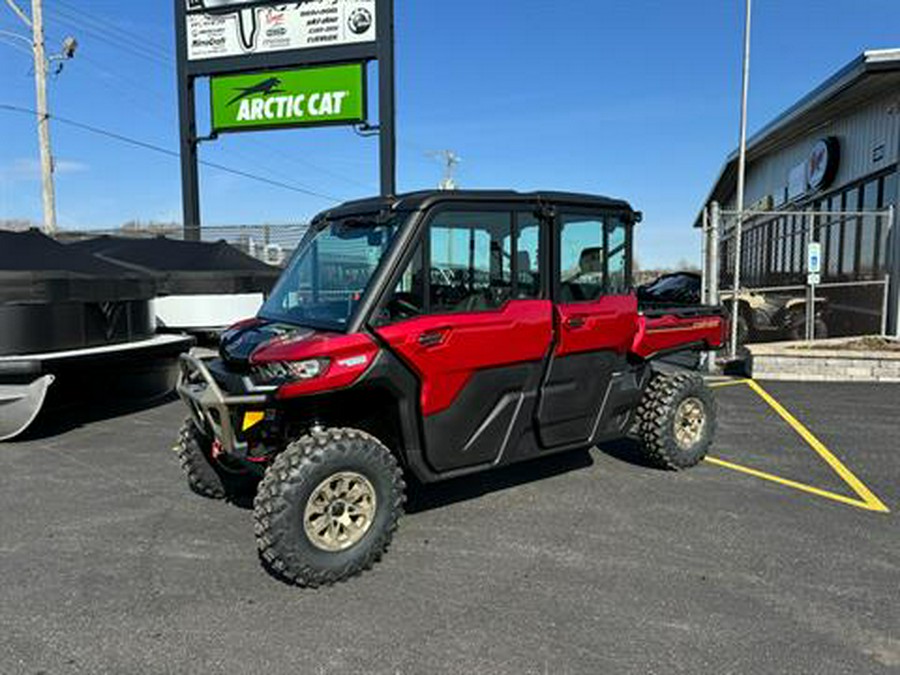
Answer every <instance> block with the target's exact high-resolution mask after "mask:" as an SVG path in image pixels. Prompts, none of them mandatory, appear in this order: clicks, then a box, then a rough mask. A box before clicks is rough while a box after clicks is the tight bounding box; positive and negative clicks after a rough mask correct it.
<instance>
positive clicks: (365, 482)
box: [303, 471, 378, 551]
mask: <svg viewBox="0 0 900 675" xmlns="http://www.w3.org/2000/svg"><path fill="white" fill-rule="evenodd" d="M377 508H378V500H377V497H376V494H375V488H374V487H373V486H372V483H370V482H369V479H368V478H366V477H365V476H363V475H362V474H359V473H355V472H352V471H343V472H341V473H336V474H334V475H333V476H329V477H328V478H326V479H325V480H323V481H322V482H321V483H319V485H318V486H316V488H315V489H314V490H313V492H312V494H311V495H310V497H309V500H308V501H307V502H306V509H305V511H304V514H303V528H304V530H305V531H306V536H307V537H309V541H310V542H311V543H312V544H313V546H315V547H317V548H320V549H322V550H323V551H343V550H345V549H348V548H350V547H351V546H353V545H354V544H356V543H358V542H359V541H360V540H361V539H362V538H363V537H364V536H365V534H366V532H368V531H369V528H370V527H371V526H372V519H373V518H374V516H375V511H376V509H377Z"/></svg>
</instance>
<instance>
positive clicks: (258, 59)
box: [175, 0, 396, 239]
mask: <svg viewBox="0 0 900 675" xmlns="http://www.w3.org/2000/svg"><path fill="white" fill-rule="evenodd" d="M175 23H176V30H175V34H176V42H177V44H176V55H177V61H178V111H179V118H180V126H181V186H182V210H183V217H184V233H185V238H186V239H199V238H200V234H201V232H200V222H201V218H200V188H199V172H198V169H197V164H198V156H197V146H198V143H199V142H200V140H201V137H199V136H198V134H197V118H196V101H195V94H194V86H195V82H196V80H197V78H201V77H203V78H207V77H208V78H214V81H215V80H218V81H219V82H220V84H222V83H223V82H224V83H226V84H233V85H234V87H235V92H234V94H233V96H232V98H234V96H238V95H241V94H242V92H243V91H244V89H246V90H247V92H246V97H248V98H249V100H248V101H247V102H246V103H245V104H244V108H245V109H243V110H242V109H241V108H238V109H236V110H231V109H229V110H228V111H225V108H228V107H229V106H228V102H229V101H230V100H231V99H225V101H224V103H220V104H219V108H218V117H215V116H214V120H219V121H221V120H223V119H224V120H226V121H225V123H224V124H223V125H220V127H221V128H220V130H223V131H224V130H229V131H234V130H238V129H239V128H240V129H241V130H249V128H250V127H254V126H255V127H257V130H259V129H264V128H274V127H279V126H301V125H302V126H321V125H324V124H338V123H342V124H357V123H363V124H367V119H368V111H367V110H366V107H365V105H364V103H365V86H364V85H365V75H364V71H365V68H366V65H367V64H369V63H370V62H372V61H377V62H378V125H377V127H375V128H377V129H378V131H379V136H380V137H379V142H380V152H379V160H380V161H379V163H380V172H381V191H382V194H384V195H391V194H394V193H395V192H396V132H395V128H396V127H395V117H396V111H395V86H394V3H393V0H298V2H294V3H289V4H285V3H279V2H275V1H274V0H175ZM353 65H357V66H359V67H361V68H362V69H363V79H362V83H363V86H362V90H360V89H359V87H358V85H354V84H352V78H351V80H347V79H346V78H344V79H343V80H342V81H341V82H337V81H335V82H334V83H333V85H334V86H331V87H330V88H329V86H327V83H326V84H323V83H322V82H321V81H318V82H317V84H316V87H318V89H315V87H314V88H313V89H309V88H304V87H311V86H313V85H311V84H310V81H311V80H317V75H316V74H313V73H310V74H307V75H300V74H298V71H299V70H300V69H304V68H313V67H317V68H318V70H319V71H320V72H321V71H325V70H327V69H326V68H321V67H322V66H335V67H337V66H353ZM288 70H289V71H290V72H287V71H288ZM338 70H340V69H336V70H334V71H332V72H334V73H337V72H338ZM282 71H285V72H284V77H283V78H282V77H281V76H280V74H281V73H282ZM246 74H253V75H254V76H257V77H258V78H259V81H258V82H256V81H254V82H250V83H249V84H248V83H247V82H243V81H242V82H241V83H240V84H241V86H238V80H242V78H237V77H236V76H243V75H246ZM226 76H227V77H228V78H231V79H229V80H228V81H227V82H226V81H225V77H226ZM304 78H305V80H306V82H305V84H304V83H302V82H300V81H301V80H303V79H304ZM288 80H290V83H291V85H292V87H293V90H292V92H287V91H279V90H280V89H283V88H282V87H281V84H282V82H283V81H284V82H285V83H287V82H288ZM348 81H350V82H351V84H349V85H347V84H346V83H347V82H348ZM339 84H340V85H341V86H340V87H339V86H338V85H339ZM341 92H347V93H346V94H343V93H341ZM288 93H293V97H292V100H291V110H290V111H288V102H287V96H288ZM317 94H318V96H316V95H317ZM301 96H302V97H304V99H303V101H298V97H301ZM307 96H309V97H313V96H316V98H315V99H314V100H313V101H310V100H309V98H306V97H307ZM273 97H274V98H280V99H281V100H273V101H270V99H272V98H273ZM263 99H264V100H263ZM214 100H215V99H214ZM323 101H324V102H323ZM360 101H362V104H363V105H362V107H361V108H358V107H357V108H347V109H345V108H343V105H344V104H345V103H347V104H348V105H358V104H359V103H360ZM260 106H262V108H260ZM345 110H350V112H342V111H345ZM232 112H234V116H233V117H229V115H230V114H231V113H232ZM287 112H292V114H291V115H290V119H285V117H286V113H287ZM223 113H227V114H223ZM301 117H304V119H303V120H302V121H301V120H300V118H301ZM316 117H317V118H319V119H318V120H314V119H312V118H316ZM275 118H278V120H276V119H275ZM251 122H252V123H251ZM268 122H273V123H272V124H268ZM281 122H284V123H281ZM216 134H217V129H216V127H215V126H214V127H213V129H212V134H211V135H210V136H208V137H206V140H211V139H213V138H215V137H216Z"/></svg>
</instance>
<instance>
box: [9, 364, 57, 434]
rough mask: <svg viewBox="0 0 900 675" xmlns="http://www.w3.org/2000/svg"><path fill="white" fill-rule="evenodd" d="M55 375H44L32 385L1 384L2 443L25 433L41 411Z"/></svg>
mask: <svg viewBox="0 0 900 675" xmlns="http://www.w3.org/2000/svg"><path fill="white" fill-rule="evenodd" d="M54 379H55V378H54V377H53V375H44V376H43V377H40V378H38V379H37V380H35V381H34V382H32V383H31V384H0V441H6V440H9V439H11V438H15V437H16V436H18V435H19V434H21V433H22V432H23V431H25V430H26V429H27V428H28V427H29V426H30V425H31V423H32V422H34V420H35V418H36V417H37V416H38V413H39V412H40V411H41V407H42V406H43V405H44V399H45V398H46V397H47V390H48V389H49V388H50V385H51V384H53V380H54Z"/></svg>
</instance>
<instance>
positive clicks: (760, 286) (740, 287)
mask: <svg viewBox="0 0 900 675" xmlns="http://www.w3.org/2000/svg"><path fill="white" fill-rule="evenodd" d="M739 218H740V214H739V213H738V212H735V211H721V210H719V209H718V208H717V207H716V206H715V205H713V207H712V208H711V209H710V210H709V213H708V217H707V219H706V226H705V227H706V230H707V231H706V237H704V240H705V242H706V252H705V254H704V263H705V275H704V280H705V283H704V294H705V298H706V300H707V301H709V302H716V301H718V302H721V303H722V304H724V305H725V306H726V307H729V308H732V307H736V310H737V314H736V320H735V321H734V325H735V327H736V333H737V345H738V346H740V345H741V344H745V343H755V342H768V341H782V340H816V339H823V338H829V337H855V336H863V335H886V334H887V328H888V315H889V311H890V308H889V304H888V303H889V297H890V296H889V292H890V277H889V274H888V269H889V267H888V265H889V246H890V242H891V228H892V226H893V222H894V210H893V208H889V209H886V210H880V211H821V210H812V211H765V212H753V211H748V212H744V214H743V218H742V219H741V220H740V222H739ZM738 232H740V233H741V236H740V241H738ZM713 242H716V244H713ZM732 313H734V310H732Z"/></svg>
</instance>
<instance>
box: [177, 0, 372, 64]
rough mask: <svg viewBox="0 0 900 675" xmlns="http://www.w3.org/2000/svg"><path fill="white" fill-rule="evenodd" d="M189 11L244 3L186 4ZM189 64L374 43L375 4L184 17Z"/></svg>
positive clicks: (332, 2)
mask: <svg viewBox="0 0 900 675" xmlns="http://www.w3.org/2000/svg"><path fill="white" fill-rule="evenodd" d="M187 2H188V9H195V10H196V9H197V7H198V6H201V7H203V8H209V9H213V8H221V7H226V6H231V5H234V6H235V7H240V5H242V4H244V3H245V0H201V2H196V1H195V0H187ZM186 21H187V40H188V45H187V54H188V60H190V61H201V60H204V59H219V58H226V57H231V56H245V55H249V54H266V53H271V52H283V51H292V50H296V49H311V48H315V47H331V46H337V45H348V44H354V43H361V42H374V41H375V38H376V35H377V27H376V25H375V0H300V1H299V2H291V3H286V4H281V5H274V6H271V7H250V8H245V9H236V10H235V11H234V12H230V13H226V14H202V13H201V14H188V16H187V18H186Z"/></svg>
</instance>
